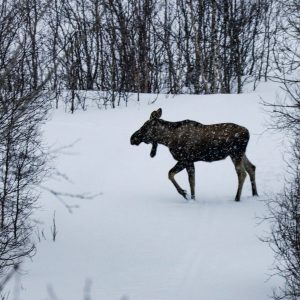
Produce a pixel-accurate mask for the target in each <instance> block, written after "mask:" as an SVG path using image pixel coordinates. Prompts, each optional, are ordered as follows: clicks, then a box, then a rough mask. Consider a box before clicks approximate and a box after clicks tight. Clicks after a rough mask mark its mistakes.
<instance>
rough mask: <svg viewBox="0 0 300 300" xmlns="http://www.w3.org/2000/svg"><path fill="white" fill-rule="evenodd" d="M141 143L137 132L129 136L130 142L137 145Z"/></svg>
mask: <svg viewBox="0 0 300 300" xmlns="http://www.w3.org/2000/svg"><path fill="white" fill-rule="evenodd" d="M140 143H141V139H140V138H139V136H138V134H137V133H134V134H133V135H132V136H131V138H130V144H131V145H136V146H138V145H139V144H140Z"/></svg>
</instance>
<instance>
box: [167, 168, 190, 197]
mask: <svg viewBox="0 0 300 300" xmlns="http://www.w3.org/2000/svg"><path fill="white" fill-rule="evenodd" d="M185 167H186V166H185V165H184V164H183V163H181V162H178V163H177V164H176V165H175V166H174V167H173V168H172V169H171V170H170V171H169V179H170V180H171V181H172V183H173V184H174V186H175V188H176V189H177V192H178V193H179V194H180V195H181V196H183V197H184V198H185V199H187V192H186V191H185V190H183V189H182V188H181V187H180V185H179V184H178V183H177V182H176V180H175V178H174V177H175V175H176V174H177V173H179V172H180V171H182V170H183V169H184V168H185Z"/></svg>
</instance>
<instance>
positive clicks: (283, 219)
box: [269, 0, 300, 300]
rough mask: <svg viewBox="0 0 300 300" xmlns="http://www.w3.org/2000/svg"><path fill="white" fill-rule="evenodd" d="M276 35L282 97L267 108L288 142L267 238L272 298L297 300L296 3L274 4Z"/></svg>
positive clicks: (299, 59) (299, 23) (299, 9)
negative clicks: (276, 284)
mask: <svg viewBox="0 0 300 300" xmlns="http://www.w3.org/2000/svg"><path fill="white" fill-rule="evenodd" d="M276 9H277V11H278V14H277V15H278V19H277V22H276V25H277V34H276V36H275V39H274V42H275V43H274V63H275V66H276V68H275V70H274V74H273V75H272V77H271V78H272V79H273V80H276V81H278V82H280V83H281V86H282V88H283V90H284V91H285V97H284V98H279V99H278V101H277V103H275V104H274V105H271V106H272V108H273V114H275V116H276V119H275V122H276V123H275V128H276V129H280V130H284V131H285V133H287V134H288V136H289V137H290V139H291V144H290V158H289V160H288V176H287V179H286V182H285V187H284V190H283V192H282V193H280V194H279V195H277V197H275V199H273V200H272V201H270V203H269V208H270V217H271V221H272V222H271V225H272V227H271V235H270V239H269V242H270V244H271V247H272V249H273V250H274V252H275V254H276V255H275V259H276V260H275V270H276V274H277V275H279V276H281V277H282V279H283V285H282V286H281V287H280V288H278V289H277V290H276V291H275V293H274V299H276V300H279V299H288V300H298V299H300V50H299V43H300V4H299V1H297V0H286V1H282V0H280V1H277V3H276Z"/></svg>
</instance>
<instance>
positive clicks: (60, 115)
mask: <svg viewBox="0 0 300 300" xmlns="http://www.w3.org/2000/svg"><path fill="white" fill-rule="evenodd" d="M275 92H276V90H275V88H274V87H273V86H272V85H271V86H263V87H261V88H259V89H258V90H257V91H256V92H255V93H249V94H243V95H209V96H185V95H181V96H176V97H170V96H169V97H165V96H160V97H159V98H158V100H157V101H156V102H155V103H154V104H152V105H149V104H148V103H149V102H151V100H153V96H151V95H143V98H144V101H143V103H141V104H136V103H134V102H132V103H129V107H128V108H118V109H115V110H96V109H90V110H88V111H86V112H76V113H75V115H70V114H65V113H64V112H62V111H56V112H54V113H53V116H52V118H51V120H50V121H49V122H48V123H47V124H46V126H45V129H44V131H45V138H46V140H47V142H48V144H50V145H53V147H55V148H58V147H61V146H63V145H68V144H71V143H73V142H74V141H76V140H78V139H79V141H78V142H77V143H75V145H74V146H73V147H72V148H70V149H67V150H65V152H68V153H69V154H67V155H63V154H62V155H60V156H59V158H58V159H57V160H56V165H57V166H58V169H59V170H60V171H61V172H64V173H66V174H67V175H68V176H69V178H70V179H71V180H72V183H67V182H66V181H63V180H61V181H54V180H52V181H49V182H48V183H47V185H48V186H51V187H52V188H55V189H58V190H62V191H65V192H72V193H80V192H91V193H98V192H102V193H103V195H101V196H98V197H96V198H95V199H92V200H81V201H79V200H76V201H74V200H67V201H69V203H70V204H79V206H80V208H78V209H74V210H73V213H72V214H70V213H68V211H67V209H65V207H64V206H63V205H62V204H61V202H59V201H58V200H57V199H55V198H53V197H52V196H51V195H49V194H47V193H44V194H43V197H42V199H41V202H40V205H41V209H40V210H39V212H38V213H37V214H36V216H35V217H36V218H39V219H40V220H42V221H43V222H44V225H42V227H43V228H44V231H45V235H46V238H47V239H46V240H44V239H42V241H41V242H40V243H38V251H37V254H36V256H35V257H34V258H33V260H32V261H28V262H26V263H24V264H23V269H24V271H26V273H27V274H25V275H24V276H18V277H17V278H16V280H15V284H16V285H17V286H21V287H22V289H21V291H19V299H22V300H35V299H36V300H37V299H54V298H55V297H54V296H53V294H55V295H56V297H57V299H72V300H76V299H83V297H84V294H85V293H87V290H89V291H90V293H91V299H98V300H102V299H103V300H117V299H118V300H119V299H123V300H125V299H127V300H128V299H130V300H199V299H205V300H210V299H211V300H235V299H237V300H253V299H256V300H267V299H268V296H269V295H270V294H271V293H272V287H273V286H276V284H278V281H277V279H274V278H273V279H271V280H268V279H269V275H270V274H271V266H272V262H273V256H272V255H273V254H272V252H271V251H270V249H269V248H268V246H267V245H266V244H264V243H262V242H261V241H259V237H262V236H264V235H265V233H266V230H267V229H268V226H267V224H266V223H262V224H261V222H260V218H259V217H262V216H263V215H264V214H265V213H266V209H265V206H264V203H263V200H264V199H266V197H267V195H268V194H270V193H271V192H276V191H278V190H280V188H281V187H282V182H283V179H282V178H283V175H284V174H283V173H284V172H283V166H284V163H283V159H282V149H283V147H282V137H281V136H280V135H278V134H274V133H271V132H269V131H265V129H266V122H267V118H268V116H267V114H266V113H265V112H264V110H263V107H262V105H261V104H260V101H261V100H260V97H262V98H263V99H265V100H269V101H271V100H272V99H274V97H275ZM158 107H162V109H163V115H162V118H163V119H165V120H169V121H177V120H183V119H192V120H197V121H199V122H202V123H205V124H210V123H219V122H234V123H237V124H240V125H243V126H245V127H247V128H248V129H249V131H250V133H251V139H250V143H249V146H248V152H247V153H248V154H247V155H248V157H249V159H250V160H251V161H252V162H253V163H254V164H255V165H256V166H257V185H258V192H259V194H260V197H259V198H253V197H252V196H251V187H250V182H249V179H248V178H247V179H246V182H245V185H244V190H243V194H242V199H241V202H240V203H236V202H234V201H233V200H234V196H235V193H236V188H237V177H236V174H235V171H234V167H233V165H232V162H231V160H230V159H229V158H227V159H226V160H224V161H220V162H214V163H203V162H198V163H196V197H197V200H196V201H185V200H184V199H183V198H182V197H181V196H180V195H179V194H177V192H176V190H175V188H174V187H173V185H172V184H171V182H170V181H169V180H168V178H167V173H168V170H169V169H170V168H171V167H173V166H174V164H175V161H174V160H173V158H172V157H171V155H170V154H169V152H168V149H167V148H165V147H164V146H159V147H158V151H157V156H156V157H155V158H154V159H151V158H150V156H149V154H150V146H149V145H145V144H142V145H140V146H139V147H133V146H131V145H130V143H129V138H130V136H131V134H132V133H133V132H134V131H135V130H137V129H138V128H139V127H140V126H141V125H142V124H143V122H145V121H146V119H147V118H148V117H149V115H150V113H151V112H152V111H153V110H154V109H157V108H158ZM177 179H178V182H179V183H180V184H181V185H182V186H183V187H184V188H185V189H188V181H187V175H186V172H185V171H183V172H182V173H180V174H179V175H177ZM54 211H56V223H57V224H56V225H57V228H58V236H57V241H56V242H55V243H54V242H52V241H51V234H50V226H51V223H52V217H53V212H54ZM51 294H52V296H51Z"/></svg>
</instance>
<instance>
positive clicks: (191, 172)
mask: <svg viewBox="0 0 300 300" xmlns="http://www.w3.org/2000/svg"><path fill="white" fill-rule="evenodd" d="M186 170H187V173H188V175H189V183H190V187H191V198H192V199H193V200H195V166H194V164H193V163H191V164H189V165H188V166H187V167H186Z"/></svg>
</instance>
